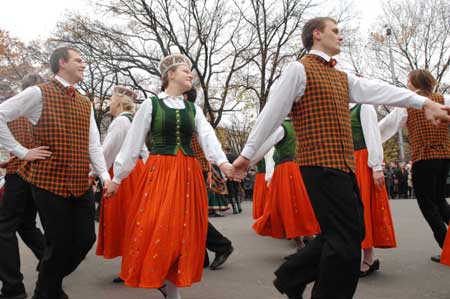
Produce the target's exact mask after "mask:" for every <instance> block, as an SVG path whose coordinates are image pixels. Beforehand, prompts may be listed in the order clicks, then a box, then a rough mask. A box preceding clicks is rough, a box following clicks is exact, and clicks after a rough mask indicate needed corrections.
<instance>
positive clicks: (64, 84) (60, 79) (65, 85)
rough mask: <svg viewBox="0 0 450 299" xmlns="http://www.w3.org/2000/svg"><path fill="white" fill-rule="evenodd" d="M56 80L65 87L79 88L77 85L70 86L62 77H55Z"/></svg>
mask: <svg viewBox="0 0 450 299" xmlns="http://www.w3.org/2000/svg"><path fill="white" fill-rule="evenodd" d="M55 79H56V80H58V81H59V82H60V83H61V84H62V85H63V86H64V87H68V86H73V87H75V88H78V86H77V85H76V84H70V83H69V82H67V81H66V80H65V79H64V78H62V77H61V76H58V75H55Z"/></svg>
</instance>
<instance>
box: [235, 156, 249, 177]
mask: <svg viewBox="0 0 450 299" xmlns="http://www.w3.org/2000/svg"><path fill="white" fill-rule="evenodd" d="M249 166H250V160H249V159H247V158H245V157H244V156H239V157H238V158H237V159H236V160H234V162H233V167H234V171H235V172H236V173H240V174H242V173H246V172H247V169H248V167H249Z"/></svg>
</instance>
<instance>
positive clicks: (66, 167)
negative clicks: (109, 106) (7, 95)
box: [0, 47, 111, 299]
mask: <svg viewBox="0 0 450 299" xmlns="http://www.w3.org/2000/svg"><path fill="white" fill-rule="evenodd" d="M50 66H51V70H52V72H53V74H54V75H55V77H54V78H52V79H51V80H50V81H49V82H47V83H43V84H40V85H38V86H33V87H29V88H27V89H25V90H24V91H22V92H21V93H19V94H17V95H16V96H14V97H12V98H11V99H9V100H8V101H6V102H4V103H3V104H1V105H0V133H1V134H0V143H1V144H2V145H3V146H4V147H5V148H6V149H7V150H8V151H10V152H11V153H12V154H13V155H15V156H16V157H18V158H19V159H23V160H27V161H28V162H27V163H26V164H25V165H24V166H23V167H21V168H20V169H19V171H18V174H19V175H20V176H21V177H22V178H23V179H25V180H26V181H28V182H29V183H30V184H31V190H32V194H33V198H34V200H35V203H36V206H37V208H38V212H39V218H40V219H41V222H42V226H43V227H44V231H45V243H46V246H45V250H44V255H43V257H42V259H41V261H40V266H39V277H38V280H37V283H36V289H35V293H34V296H33V298H35V299H55V298H58V299H59V298H64V297H67V295H65V294H64V292H63V290H62V281H63V279H64V277H66V276H67V275H69V274H70V273H72V272H73V271H74V270H75V269H76V268H77V267H78V265H79V264H80V263H81V261H82V260H83V259H84V257H85V256H86V254H87V253H88V252H89V250H90V249H91V247H92V245H93V244H94V242H95V226H94V200H93V197H92V192H91V188H90V187H91V186H90V184H89V178H88V175H89V161H90V162H91V163H92V165H93V167H94V170H95V171H96V172H97V173H98V174H100V177H101V178H102V179H103V181H104V183H105V186H106V188H108V187H109V186H110V184H111V181H110V178H109V174H108V171H107V169H106V165H105V160H104V158H103V155H102V152H101V145H100V138H99V133H98V129H97V125H96V122H95V118H94V111H93V109H92V105H91V103H90V101H89V100H88V99H87V98H85V97H83V96H82V95H81V94H80V93H79V92H77V91H76V88H75V86H74V85H75V84H77V83H78V82H80V81H81V80H82V79H83V71H84V62H83V60H82V58H81V56H80V53H79V52H78V50H76V49H74V48H69V47H61V48H58V49H56V50H55V51H53V53H52V55H51V57H50ZM20 116H24V117H26V118H27V119H28V120H29V121H30V122H31V123H32V124H33V125H34V127H33V142H34V144H35V146H37V147H35V148H33V149H27V148H26V147H24V146H23V145H21V144H19V143H18V142H17V141H16V140H15V138H14V137H13V136H12V135H11V132H10V131H9V129H8V126H7V123H8V122H10V121H13V120H15V119H17V118H19V117H20Z"/></svg>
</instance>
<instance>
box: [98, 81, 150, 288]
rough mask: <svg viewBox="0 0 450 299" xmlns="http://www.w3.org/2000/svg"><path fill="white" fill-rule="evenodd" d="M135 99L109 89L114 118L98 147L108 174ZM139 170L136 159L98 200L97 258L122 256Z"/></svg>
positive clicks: (121, 90) (131, 93)
mask: <svg viewBox="0 0 450 299" xmlns="http://www.w3.org/2000/svg"><path fill="white" fill-rule="evenodd" d="M136 99H137V94H136V93H135V92H134V91H132V90H130V89H128V88H126V87H122V86H116V87H115V88H114V90H113V94H112V97H111V101H110V104H109V107H110V113H111V116H112V117H113V118H114V119H113V121H112V122H111V124H110V126H109V128H108V132H107V134H106V137H105V140H104V141H103V144H102V152H103V155H104V157H105V161H106V165H107V167H108V168H109V169H110V174H111V175H112V165H113V162H114V159H115V158H116V156H117V154H118V153H119V151H120V148H121V146H122V144H123V142H124V140H125V137H126V135H127V133H128V130H129V129H130V126H131V121H132V120H133V115H134V109H135V107H134V101H135V100H136ZM141 157H142V158H144V159H147V157H148V151H147V149H146V148H145V146H144V147H143V149H142V151H141ZM143 168H144V163H143V162H142V161H141V160H139V161H138V163H137V164H136V167H135V168H134V170H133V171H132V172H131V173H130V175H129V176H128V177H127V178H126V179H125V180H124V181H123V182H122V184H121V186H120V188H119V190H118V191H117V193H116V194H115V195H114V196H113V197H111V198H103V199H102V201H101V207H100V220H99V232H98V241H97V251H96V254H97V255H100V256H103V257H104V258H106V259H112V258H115V257H118V256H122V248H123V244H124V236H125V227H126V226H125V223H126V221H127V215H128V210H129V209H130V206H132V203H131V200H132V196H133V193H134V189H135V187H136V184H137V182H138V181H139V178H140V176H141V173H142V169H143ZM113 281H114V282H121V280H120V279H119V278H115V279H114V280H113Z"/></svg>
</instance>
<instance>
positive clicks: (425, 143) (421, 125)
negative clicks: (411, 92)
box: [406, 93, 450, 162]
mask: <svg viewBox="0 0 450 299" xmlns="http://www.w3.org/2000/svg"><path fill="white" fill-rule="evenodd" d="M428 98H429V99H430V100H432V101H435V102H437V103H439V104H444V97H443V96H442V95H440V94H436V93H434V94H432V95H431V96H429V97H428ZM406 127H407V128H408V133H409V141H410V143H411V160H412V161H413V162H417V161H420V160H430V159H449V158H450V139H449V136H448V126H447V125H446V124H442V125H440V126H438V127H436V126H435V125H433V124H432V123H431V122H430V121H429V120H427V119H426V118H425V113H424V112H423V110H418V109H412V108H409V109H408V121H407V122H406Z"/></svg>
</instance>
